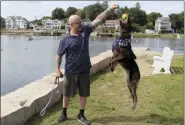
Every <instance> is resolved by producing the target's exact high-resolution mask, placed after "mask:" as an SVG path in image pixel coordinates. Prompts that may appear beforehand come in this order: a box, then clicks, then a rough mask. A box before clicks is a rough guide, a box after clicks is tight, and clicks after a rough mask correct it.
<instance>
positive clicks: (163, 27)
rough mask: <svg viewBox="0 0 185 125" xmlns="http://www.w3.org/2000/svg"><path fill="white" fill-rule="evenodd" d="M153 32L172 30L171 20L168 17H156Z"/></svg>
mask: <svg viewBox="0 0 185 125" xmlns="http://www.w3.org/2000/svg"><path fill="white" fill-rule="evenodd" d="M155 32H156V33H164V32H173V29H172V28H171V21H170V18H168V17H158V18H157V20H156V21H155Z"/></svg>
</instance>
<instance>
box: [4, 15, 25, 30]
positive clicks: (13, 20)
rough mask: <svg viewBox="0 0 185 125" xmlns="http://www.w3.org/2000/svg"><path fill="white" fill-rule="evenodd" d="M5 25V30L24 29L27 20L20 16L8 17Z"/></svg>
mask: <svg viewBox="0 0 185 125" xmlns="http://www.w3.org/2000/svg"><path fill="white" fill-rule="evenodd" d="M5 23H6V28H7V29H15V28H16V29H26V28H27V25H28V20H27V19H25V18H24V17H21V16H8V17H7V18H6V19H5Z"/></svg>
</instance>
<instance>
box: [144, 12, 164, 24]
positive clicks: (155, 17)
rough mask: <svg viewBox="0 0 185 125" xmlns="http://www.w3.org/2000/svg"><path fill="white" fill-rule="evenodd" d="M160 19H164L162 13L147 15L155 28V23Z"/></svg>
mask: <svg viewBox="0 0 185 125" xmlns="http://www.w3.org/2000/svg"><path fill="white" fill-rule="evenodd" d="M158 17H162V15H161V14H160V13H156V12H152V13H150V14H148V15H147V21H148V22H152V25H153V26H155V21H156V20H157V18H158Z"/></svg>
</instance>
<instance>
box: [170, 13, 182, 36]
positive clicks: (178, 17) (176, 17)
mask: <svg viewBox="0 0 185 125" xmlns="http://www.w3.org/2000/svg"><path fill="white" fill-rule="evenodd" d="M169 18H170V21H171V23H172V28H173V29H174V31H175V32H180V33H183V32H184V12H181V13H178V14H175V13H172V14H170V15H169Z"/></svg>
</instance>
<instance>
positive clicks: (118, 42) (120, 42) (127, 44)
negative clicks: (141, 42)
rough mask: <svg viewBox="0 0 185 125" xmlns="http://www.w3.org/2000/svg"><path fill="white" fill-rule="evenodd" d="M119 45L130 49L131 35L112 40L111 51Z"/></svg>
mask: <svg viewBox="0 0 185 125" xmlns="http://www.w3.org/2000/svg"><path fill="white" fill-rule="evenodd" d="M118 46H119V47H120V48H127V49H130V48H131V36H129V37H124V38H120V37H119V38H116V40H115V41H113V44H112V51H113V50H115V49H116V47H118Z"/></svg>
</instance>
